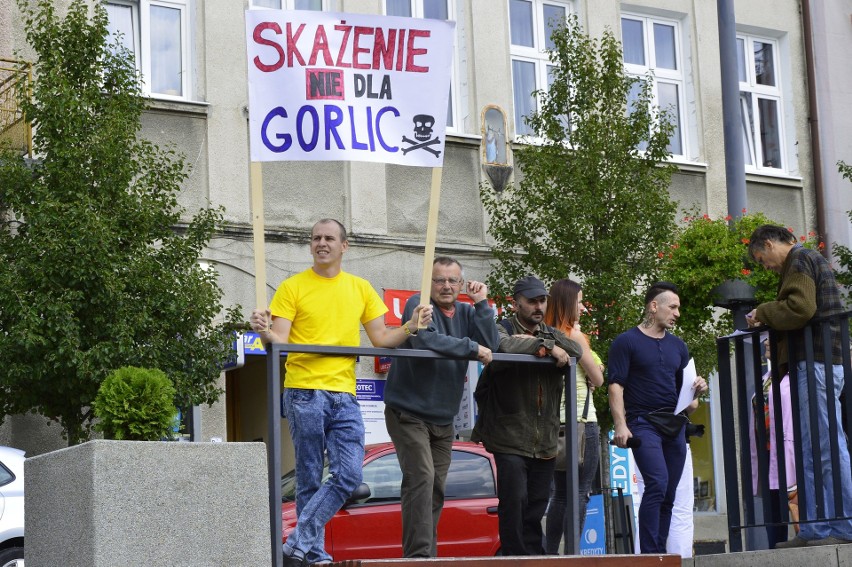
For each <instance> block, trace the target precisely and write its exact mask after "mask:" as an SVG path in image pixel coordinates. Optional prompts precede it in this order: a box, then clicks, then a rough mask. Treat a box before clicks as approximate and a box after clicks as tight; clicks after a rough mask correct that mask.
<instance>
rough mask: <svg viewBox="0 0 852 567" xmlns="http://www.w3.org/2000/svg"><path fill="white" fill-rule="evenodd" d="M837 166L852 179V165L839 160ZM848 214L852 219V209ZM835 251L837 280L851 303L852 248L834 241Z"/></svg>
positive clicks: (847, 300) (844, 174)
mask: <svg viewBox="0 0 852 567" xmlns="http://www.w3.org/2000/svg"><path fill="white" fill-rule="evenodd" d="M837 168H838V171H839V172H840V174H841V175H842V176H843V178H844V179H846V180H847V181H852V165H849V164H848V163H846V162H844V161H839V162H837ZM846 215H847V216H848V217H849V220H850V221H852V211H846ZM833 252H834V255H835V256H836V257H837V263H838V264H839V267H838V268H837V270H836V272H835V274H836V277H837V282H838V283H839V284H840V285H841V286H842V287H843V289H844V291H845V299H846V303H847V304H849V303H850V302H852V297H850V295H852V294H850V290H852V250H850V249H849V247H848V246H844V245H842V244H837V243H834V249H833Z"/></svg>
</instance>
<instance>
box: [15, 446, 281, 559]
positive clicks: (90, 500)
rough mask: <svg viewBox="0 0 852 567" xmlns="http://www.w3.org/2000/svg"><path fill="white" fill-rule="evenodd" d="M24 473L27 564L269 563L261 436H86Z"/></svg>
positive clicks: (42, 458)
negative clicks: (242, 439) (256, 439)
mask: <svg viewBox="0 0 852 567" xmlns="http://www.w3.org/2000/svg"><path fill="white" fill-rule="evenodd" d="M24 477H25V494H26V504H25V506H26V526H25V538H26V562H27V567H55V566H57V565H62V566H63V567H77V566H79V567H115V566H116V565H122V566H127V567H129V566H134V565H139V566H142V565H144V566H149V565H170V566H175V567H177V566H186V567H190V566H192V567H196V566H198V567H201V566H211V567H212V566H221V565H268V564H269V562H270V558H269V511H268V506H269V496H268V494H269V488H268V482H267V467H266V447H265V445H264V444H263V443H177V442H143V441H106V440H99V441H90V442H88V443H84V444H82V445H77V446H74V447H68V448H66V449H61V450H59V451H54V452H52V453H46V454H44V455H39V456H36V457H33V458H30V459H28V460H27V461H26V463H25V474H24Z"/></svg>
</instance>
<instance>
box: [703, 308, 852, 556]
mask: <svg viewBox="0 0 852 567" xmlns="http://www.w3.org/2000/svg"><path fill="white" fill-rule="evenodd" d="M850 314H852V312H847V313H843V314H841V315H836V316H833V317H829V318H822V319H815V320H814V321H813V322H812V323H811V324H809V325H808V326H807V327H805V328H804V329H801V330H797V331H787V332H781V331H773V330H771V329H768V328H762V329H755V330H753V331H749V332H739V331H738V332H737V333H735V334H734V335H729V336H727V337H721V338H719V339H717V341H716V346H717V353H718V363H719V366H718V368H719V384H718V388H719V396H720V402H721V403H720V410H721V418H722V423H721V426H722V447H723V455H724V467H725V484H726V491H727V495H726V501H727V507H728V536H729V544H730V551H742V550H743V543H744V540H745V543H746V546H745V547H746V549H759V548H763V547H765V546H766V545H767V544H771V540H772V537H773V535H772V534H773V533H776V532H775V530H780V532H782V533H783V536H782V537H781V539H782V540H783V539H786V535H787V531H788V530H789V526H791V525H793V524H795V523H797V522H794V521H793V519H791V514H790V510H791V508H790V506H789V503H790V500H789V497H788V496H789V495H788V490H787V488H788V487H792V485H793V484H794V483H793V482H788V479H790V480H793V479H795V481H796V482H795V485H796V488H797V489H798V510H799V520H798V524H799V525H801V524H805V523H815V522H826V521H831V520H849V519H850V515H849V514H850V512H852V501H850V498H849V496H850V495H849V494H847V499H846V506H845V514H844V506H843V491H842V489H841V487H842V482H843V481H846V482H848V481H849V480H850V478H849V477H850V475H852V472H850V467H849V459H848V454H849V451H850V447H849V439H848V437H846V436H845V430H846V425H845V424H847V423H852V420H850V417H852V404H849V403H846V400H847V399H849V397H848V393H847V392H848V390H849V379H850V378H852V369H850V343H849V316H850ZM766 338H768V340H769V348H770V360H771V361H772V364H771V365H770V366H771V370H769V372H768V373H767V372H765V362H764V357H763V354H764V349H765V347H764V343H763V340H764V339H766ZM784 343H786V348H784ZM838 344H839V352H838V350H837V348H836V347H837V345H838ZM833 345H834V347H835V348H834V349H833V348H832V347H833ZM779 351H780V352H779ZM785 352H786V356H785ZM779 354H780V355H781V360H779ZM838 357H839V358H838ZM823 361H826V362H825V363H824V368H825V372H822V371H821V369H820V366H821V365H822V363H823ZM832 361H834V362H833V364H836V365H838V366H841V367H842V372H840V370H839V369H838V370H837V371H835V372H832ZM785 367H786V368H785ZM785 369H788V370H789V379H788V384H789V398H790V405H789V409H790V413H791V414H792V429H793V431H792V436H793V447H794V454H795V470H788V467H787V464H786V459H785V453H784V450H785V431H784V427H783V426H782V424H783V421H784V415H785V408H784V407H782V406H783V404H782V398H783V397H784V396H786V395H787V394H786V393H784V392H782V387H781V382H782V378H783V376H784V374H783V373H782V370H785ZM823 375H824V378H823ZM770 377H771V381H770V380H768V378H770ZM835 388H837V390H838V391H839V393H840V396H839V397H837V398H836V397H835V395H833V393H834V392H835ZM770 392H771V396H770V395H769V393H770ZM826 392H828V393H829V395H827V396H826ZM770 397H771V398H772V408H771V413H772V414H773V417H774V428H769V427H767V421H768V417H767V415H768V412H769V407H768V403H767V400H768V398H770ZM814 400H817V403H814ZM800 401H804V403H805V404H807V405H805V406H803V407H801V409H800ZM838 413H839V415H840V417H841V419H840V420H838V419H837V418H836V417H834V416H836V415H837V414H838ZM772 429H774V431H772ZM803 430H804V431H805V432H809V435H808V437H809V438H810V444H809V447H812V448H814V449H813V450H812V451H811V450H808V449H807V448H805V447H804V445H803V443H802V432H803ZM787 439H788V442H789V439H790V432H789V431H788V432H787ZM773 444H774V446H775V447H776V448H777V451H776V454H777V458H774V459H772V461H774V462H775V464H774V465H773V466H774V468H775V469H776V471H775V472H776V474H774V475H772V476H773V477H777V484H775V483H772V484H774V486H775V488H774V489H773V487H772V484H771V483H770V465H771V464H772V463H771V462H770V449H769V447H770V445H773ZM803 450H804V451H803ZM803 452H804V453H806V455H807V456H808V457H810V460H809V464H810V467H809V468H810V470H811V471H813V472H812V473H811V474H808V475H807V477H806V475H805V461H804V456H803ZM820 455H822V458H820ZM753 463H754V464H753ZM847 486H848V485H847ZM790 494H791V495H792V491H791V493H790ZM826 495H831V496H830V500H829V502H826ZM809 500H813V502H809ZM809 509H810V510H809ZM764 538H768V539H764Z"/></svg>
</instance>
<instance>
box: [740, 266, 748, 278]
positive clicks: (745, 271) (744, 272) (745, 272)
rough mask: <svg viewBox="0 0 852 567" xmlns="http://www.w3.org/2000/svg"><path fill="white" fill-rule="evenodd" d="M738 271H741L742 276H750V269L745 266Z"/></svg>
mask: <svg viewBox="0 0 852 567" xmlns="http://www.w3.org/2000/svg"><path fill="white" fill-rule="evenodd" d="M740 271H741V272H742V273H743V275H744V276H750V275H751V270H748V269H746V268H743V269H742V270H740Z"/></svg>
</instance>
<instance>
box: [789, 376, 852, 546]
mask: <svg viewBox="0 0 852 567" xmlns="http://www.w3.org/2000/svg"><path fill="white" fill-rule="evenodd" d="M832 368H833V374H834V376H833V377H834V400H835V415H834V418H833V419H834V420H835V422H836V423H837V444H838V446H839V451H838V454H839V457H840V462H839V463H838V466H839V468H840V489H841V493H842V495H843V508H844V510H842V511H841V512H840V513H835V510H834V480H833V477H832V476H831V474H832V465H831V449H830V444H829V436H828V419H829V417H828V405H827V399H826V383H825V364H823V363H822V362H814V379H815V380H816V393H817V403H816V404H815V406H816V408H817V411H818V413H817V421H818V423H819V439H820V443H819V455H820V459H819V461H820V466H821V470H822V483H823V490H822V494H823V497H824V498H825V517H826V518H832V517H836V516H852V468H850V465H849V450H848V449H847V447H846V435H845V434H844V433H843V426H842V422H841V417H840V399H839V398H840V394H841V392H843V366H842V365H840V364H835V365H833V366H832ZM796 369H797V372H798V380H797V382H798V384H799V415H800V416H801V418H802V419H801V428H802V429H801V432H802V439H801V442H802V466H803V468H804V472H805V479H804V480H805V486H804V494H805V499H806V500H807V503H806V510H805V512H804V514H803V515H802V516H801V517H802V519H803V520H804V519H808V520H812V519H815V518H816V517H817V515H816V493H815V490H814V455H813V450H812V446H811V423H810V408H811V403H810V400H809V399H808V396H809V394H808V385H807V384H808V381H807V367H806V363H805V362H804V361H802V362H799V363H798V364H797V365H796ZM787 474H788V475H789V474H791V473H790V472H788V473H787ZM802 488H803V487H801V486H800V487H799V490H802ZM828 536H834V537H838V538H841V539H847V540H852V520H837V521H834V522H818V523H815V524H800V531H799V537H801V538H803V539H808V540H810V539H822V538H825V537H828Z"/></svg>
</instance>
